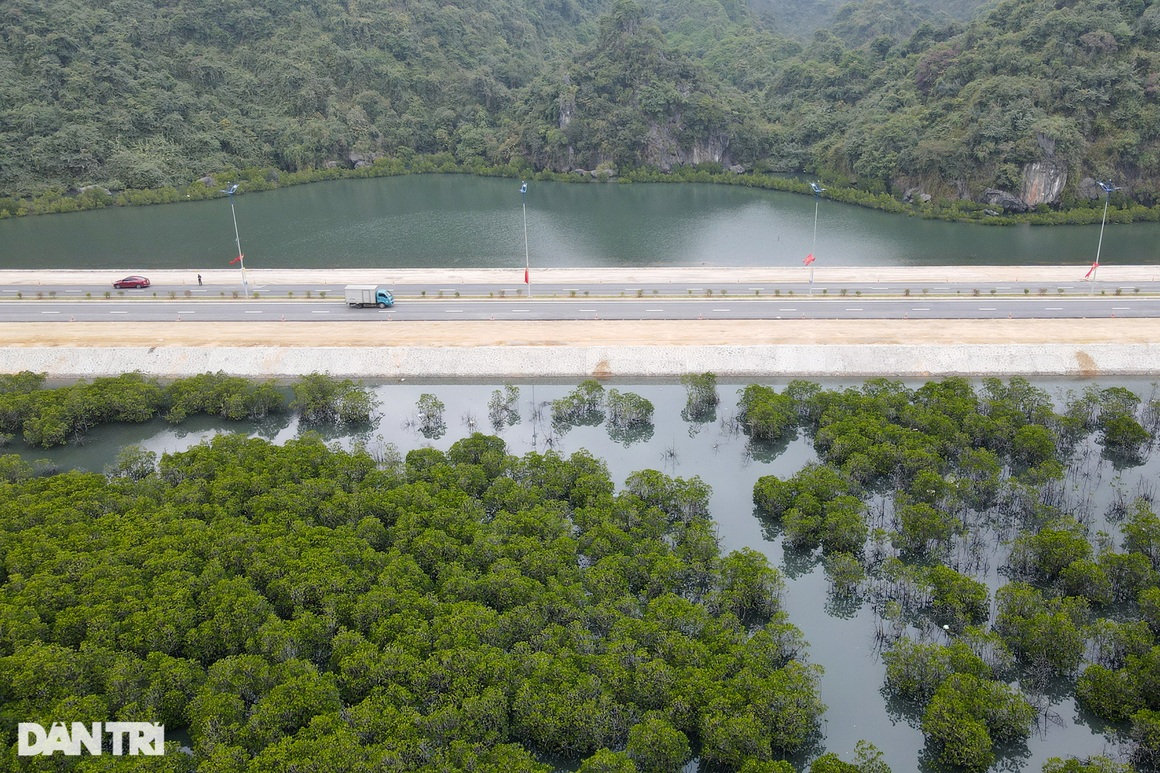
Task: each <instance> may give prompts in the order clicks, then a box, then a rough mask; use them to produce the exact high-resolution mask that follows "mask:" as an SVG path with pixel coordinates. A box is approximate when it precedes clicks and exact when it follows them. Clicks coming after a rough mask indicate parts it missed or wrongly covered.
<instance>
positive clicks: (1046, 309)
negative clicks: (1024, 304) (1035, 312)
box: [1043, 306, 1063, 311]
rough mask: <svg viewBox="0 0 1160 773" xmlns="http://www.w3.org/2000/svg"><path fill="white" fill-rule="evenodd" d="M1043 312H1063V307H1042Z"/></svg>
mask: <svg viewBox="0 0 1160 773" xmlns="http://www.w3.org/2000/svg"><path fill="white" fill-rule="evenodd" d="M1043 310H1044V311H1063V307H1062V306H1044V307H1043Z"/></svg>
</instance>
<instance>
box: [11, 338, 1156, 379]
mask: <svg viewBox="0 0 1160 773" xmlns="http://www.w3.org/2000/svg"><path fill="white" fill-rule="evenodd" d="M21 370H31V371H34V372H43V373H47V374H49V375H50V376H54V377H61V378H92V377H97V376H109V375H116V374H120V373H126V372H132V371H139V372H142V373H145V374H147V375H152V376H158V377H162V378H175V377H182V376H190V375H195V374H198V373H206V372H217V371H223V372H225V373H230V374H235V375H242V376H249V377H264V378H271V377H275V378H277V377H293V376H298V375H303V374H307V373H312V372H320V373H330V374H332V375H334V376H340V377H354V378H374V379H398V378H413V379H424V378H426V379H444V378H446V379H464V380H480V379H497V380H502V379H513V378H529V377H544V378H561V379H581V378H586V377H590V376H596V377H614V378H629V377H644V378H659V377H677V376H680V375H682V374H685V373H699V372H704V371H712V372H714V373H716V374H718V375H719V376H722V377H730V376H745V377H763V378H793V377H811V376H813V377H866V376H879V375H881V376H895V377H939V376H950V375H965V376H988V375H989V376H1014V375H1024V376H1073V377H1074V376H1109V375H1132V376H1150V375H1154V374H1157V373H1160V344H1095V345H1092V344H1087V345H1082V346H1080V345H1072V344H1034V345H1027V344H999V345H970V346H947V345H929V344H926V345H905V344H901V345H900V344H886V345H873V344H870V345H840V344H829V345H818V344H811V345H792V344H789V345H772V346H698V345H693V346H616V345H614V346H603V345H601V346H478V347H456V348H429V347H416V346H402V347H282V346H245V347H231V346H225V347H205V346H160V347H133V346H130V347H115V348H113V347H108V348H106V347H70V346H53V347H43V348H41V347H37V348H23V347H22V348H19V349H14V348H0V372H5V373H13V372H17V371H21Z"/></svg>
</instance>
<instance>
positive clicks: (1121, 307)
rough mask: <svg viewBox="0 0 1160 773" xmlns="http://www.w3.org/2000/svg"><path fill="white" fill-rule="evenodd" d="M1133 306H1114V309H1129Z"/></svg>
mask: <svg viewBox="0 0 1160 773" xmlns="http://www.w3.org/2000/svg"><path fill="white" fill-rule="evenodd" d="M1131 308H1132V307H1131V306H1113V307H1112V311H1128V310H1129V309H1131Z"/></svg>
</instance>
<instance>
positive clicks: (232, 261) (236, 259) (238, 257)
mask: <svg viewBox="0 0 1160 773" xmlns="http://www.w3.org/2000/svg"><path fill="white" fill-rule="evenodd" d="M243 257H245V256H244V255H239V256H237V257H236V258H234V259H233V260H231V261H230V265H231V266H232V265H234V264H235V263H237V262H238V261H239V260H241V259H242V258H243Z"/></svg>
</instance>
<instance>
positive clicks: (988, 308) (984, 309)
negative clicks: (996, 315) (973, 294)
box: [979, 306, 995, 311]
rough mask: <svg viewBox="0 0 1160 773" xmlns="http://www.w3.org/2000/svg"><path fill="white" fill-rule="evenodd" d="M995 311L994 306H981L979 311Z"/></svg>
mask: <svg viewBox="0 0 1160 773" xmlns="http://www.w3.org/2000/svg"><path fill="white" fill-rule="evenodd" d="M994 310H995V307H994V306H980V307H979V311H994Z"/></svg>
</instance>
